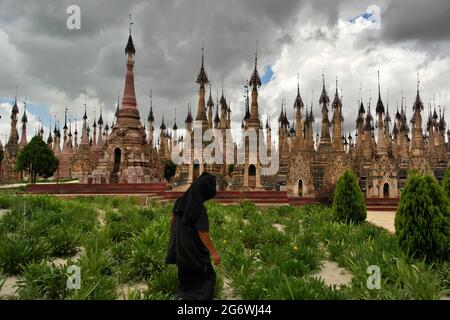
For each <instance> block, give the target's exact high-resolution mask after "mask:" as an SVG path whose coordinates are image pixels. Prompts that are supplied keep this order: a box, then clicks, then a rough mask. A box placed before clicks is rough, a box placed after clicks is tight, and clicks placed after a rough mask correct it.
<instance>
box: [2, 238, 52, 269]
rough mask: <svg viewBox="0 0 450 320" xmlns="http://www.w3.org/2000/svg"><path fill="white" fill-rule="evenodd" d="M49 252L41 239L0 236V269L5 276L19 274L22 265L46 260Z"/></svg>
mask: <svg viewBox="0 0 450 320" xmlns="http://www.w3.org/2000/svg"><path fill="white" fill-rule="evenodd" d="M49 251H50V248H49V247H48V244H47V243H46V242H45V241H43V240H41V239H33V238H27V237H25V236H19V235H13V236H11V237H8V236H6V235H4V236H0V269H3V272H5V273H7V274H19V273H21V272H22V267H23V266H24V265H26V264H28V263H32V262H37V261H40V260H41V259H44V258H46V257H47V256H48V253H49Z"/></svg>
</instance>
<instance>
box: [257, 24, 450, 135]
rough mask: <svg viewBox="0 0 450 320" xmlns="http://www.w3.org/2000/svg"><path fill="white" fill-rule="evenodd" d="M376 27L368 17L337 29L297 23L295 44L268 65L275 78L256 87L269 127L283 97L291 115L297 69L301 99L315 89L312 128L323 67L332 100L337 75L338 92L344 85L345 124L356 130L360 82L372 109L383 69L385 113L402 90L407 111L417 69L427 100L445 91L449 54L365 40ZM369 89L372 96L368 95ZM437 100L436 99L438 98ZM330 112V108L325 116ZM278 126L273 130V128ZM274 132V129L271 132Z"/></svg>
mask: <svg viewBox="0 0 450 320" xmlns="http://www.w3.org/2000/svg"><path fill="white" fill-rule="evenodd" d="M376 32H379V31H378V30H376V29H375V28H374V26H373V25H372V24H371V22H369V21H367V20H366V19H363V18H358V19H356V20H355V22H354V23H351V22H348V21H344V20H342V19H341V20H339V22H338V24H337V26H336V28H332V29H330V28H329V27H326V26H325V27H322V28H320V29H318V28H317V27H316V26H313V25H311V24H306V25H305V24H303V23H299V24H298V25H297V26H296V32H295V33H294V36H293V44H292V45H286V46H284V47H283V49H282V53H281V56H280V58H279V59H278V60H277V61H275V63H274V64H273V65H272V69H273V71H274V74H275V76H276V78H275V79H274V80H273V81H271V82H270V83H269V84H268V85H267V86H264V87H263V88H262V89H261V92H260V94H261V95H260V97H261V99H260V106H261V107H260V111H261V113H264V114H265V113H267V112H269V113H270V115H271V124H272V128H278V124H277V119H278V114H279V112H280V107H281V99H282V98H283V97H284V98H286V101H287V107H288V116H289V117H290V119H292V118H293V114H294V111H293V103H294V99H295V96H296V90H297V72H298V73H300V90H301V94H302V97H303V100H304V102H305V103H306V104H307V105H308V107H309V105H310V101H311V91H312V90H314V101H313V103H314V106H313V110H314V115H315V119H316V127H318V128H320V122H321V108H320V106H319V103H318V101H319V95H320V92H321V88H322V83H321V81H322V77H321V74H322V70H323V69H324V70H325V77H326V89H327V91H328V95H329V96H330V99H332V98H333V96H334V93H335V77H336V76H338V80H339V84H338V86H339V93H340V94H341V89H343V103H344V106H343V112H344V118H345V122H344V126H345V128H346V130H354V129H355V120H356V116H357V110H358V109H357V100H358V99H359V87H360V83H362V88H363V99H364V102H365V103H366V104H367V102H368V100H369V98H370V97H371V98H372V113H373V114H374V112H375V108H374V105H375V103H376V99H377V96H378V93H377V90H378V89H377V71H378V70H380V74H381V95H382V99H383V102H384V104H385V106H386V103H387V100H386V96H387V93H386V92H387V88H389V92H390V94H389V96H390V98H389V112H390V115H391V118H393V115H394V114H395V109H396V101H400V99H401V92H402V90H404V94H405V97H406V98H407V110H408V113H409V115H411V113H412V112H411V109H412V103H413V99H414V98H415V93H416V83H417V81H416V74H417V72H419V73H420V79H421V96H422V99H423V102H424V104H426V103H427V102H428V101H429V99H430V97H431V96H432V95H433V93H436V95H437V94H438V92H441V93H442V95H441V96H442V98H443V97H444V93H445V92H446V90H448V89H447V87H446V84H448V83H449V80H450V72H449V71H450V59H449V58H448V57H444V58H441V59H439V60H431V59H430V57H429V55H428V54H427V53H426V52H423V51H416V50H414V49H412V48H409V47H406V46H398V45H387V44H384V43H381V42H375V40H374V42H367V41H366V40H364V37H369V38H373V39H377V37H370V36H371V34H370V33H376ZM369 90H370V95H369ZM437 102H438V101H437ZM331 116H332V113H331V110H330V114H329V118H330V119H331ZM273 131H277V130H273ZM276 134H277V133H276V132H274V135H276Z"/></svg>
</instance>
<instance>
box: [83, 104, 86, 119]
mask: <svg viewBox="0 0 450 320" xmlns="http://www.w3.org/2000/svg"><path fill="white" fill-rule="evenodd" d="M83 120H85V121H86V120H87V113H86V103H85V104H84V116H83Z"/></svg>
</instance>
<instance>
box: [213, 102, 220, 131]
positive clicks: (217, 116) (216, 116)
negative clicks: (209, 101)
mask: <svg viewBox="0 0 450 320" xmlns="http://www.w3.org/2000/svg"><path fill="white" fill-rule="evenodd" d="M219 125H220V117H219V101H217V105H216V114H215V115H214V126H215V127H216V128H219Z"/></svg>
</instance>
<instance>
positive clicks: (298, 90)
mask: <svg viewBox="0 0 450 320" xmlns="http://www.w3.org/2000/svg"><path fill="white" fill-rule="evenodd" d="M297 93H298V94H300V74H299V73H298V72H297Z"/></svg>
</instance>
